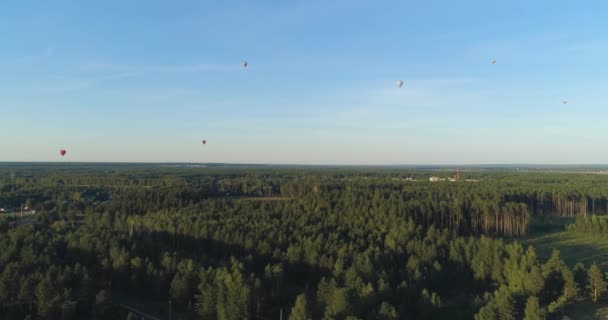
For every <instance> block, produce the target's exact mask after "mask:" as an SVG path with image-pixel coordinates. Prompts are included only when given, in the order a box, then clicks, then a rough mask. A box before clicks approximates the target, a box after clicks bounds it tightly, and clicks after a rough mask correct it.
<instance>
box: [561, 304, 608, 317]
mask: <svg viewBox="0 0 608 320" xmlns="http://www.w3.org/2000/svg"><path fill="white" fill-rule="evenodd" d="M563 315H565V316H567V317H568V318H567V319H572V320H579V319H580V320H587V319H589V320H596V319H597V320H600V319H608V306H607V305H606V303H605V302H604V303H602V302H601V301H600V302H598V303H597V304H595V303H592V302H581V303H576V304H571V305H568V306H566V308H565V309H564V312H563Z"/></svg>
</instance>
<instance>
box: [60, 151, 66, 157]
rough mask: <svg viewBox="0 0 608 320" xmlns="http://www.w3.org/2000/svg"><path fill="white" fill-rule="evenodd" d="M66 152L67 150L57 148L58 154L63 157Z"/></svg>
mask: <svg viewBox="0 0 608 320" xmlns="http://www.w3.org/2000/svg"><path fill="white" fill-rule="evenodd" d="M66 153H67V151H65V150H59V154H60V155H61V156H62V157H63V156H65V154H66Z"/></svg>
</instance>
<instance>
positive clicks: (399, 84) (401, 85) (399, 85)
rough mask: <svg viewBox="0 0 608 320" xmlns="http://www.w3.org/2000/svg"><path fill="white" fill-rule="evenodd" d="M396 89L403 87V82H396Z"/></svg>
mask: <svg viewBox="0 0 608 320" xmlns="http://www.w3.org/2000/svg"><path fill="white" fill-rule="evenodd" d="M397 87H399V88H401V87H403V80H397Z"/></svg>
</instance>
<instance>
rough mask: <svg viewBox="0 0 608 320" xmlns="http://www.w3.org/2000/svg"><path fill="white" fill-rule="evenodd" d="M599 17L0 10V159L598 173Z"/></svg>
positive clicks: (525, 6) (601, 104) (529, 5)
mask: <svg viewBox="0 0 608 320" xmlns="http://www.w3.org/2000/svg"><path fill="white" fill-rule="evenodd" d="M606 12H608V3H606V2H605V1H588V2H585V3H584V4H579V3H578V2H575V1H544V0H543V1H540V0H539V1H502V0H501V1H447V0H444V1H436V0H435V1H433V0H431V1H403V0H401V1H358V0H350V1H341V0H336V1H329V0H325V1H317V0H307V1H211V0H209V1H175V2H169V1H154V0H148V1H135V0H133V1H97V2H96V3H93V2H91V1H90V2H87V3H86V4H85V3H83V2H82V1H59V0H58V1H46V2H44V3H42V4H37V5H32V4H31V3H30V4H26V3H25V1H12V0H10V1H5V2H3V3H2V4H1V5H0V121H1V122H0V161H136V162H139V161H151V162H164V161H180V162H181V161H192V162H236V163H303V164H478V163H608V150H607V149H606V148H604V145H605V144H606V141H608V128H607V126H606V123H607V121H606V119H607V118H608V108H607V107H606V102H607V101H608V93H607V92H608V91H607V90H606V88H608V77H607V76H606V75H607V74H608V64H607V63H606V62H605V57H606V56H607V54H608V34H606V30H608V21H607V20H606V19H605V13H606ZM492 59H496V60H497V63H496V64H494V65H493V64H491V63H490V61H491V60H492ZM243 60H247V61H248V62H249V66H248V67H247V69H243V68H242V67H241V62H242V61H243ZM398 79H403V80H404V81H405V85H404V87H403V88H401V89H398V88H397V87H396V85H395V81H396V80H398ZM562 100H568V104H567V105H563V104H562ZM201 139H207V141H208V143H207V145H205V146H202V145H201V144H200V140H201ZM63 148H65V149H67V150H68V156H67V157H66V158H64V159H59V158H60V157H59V154H58V150H59V149H63Z"/></svg>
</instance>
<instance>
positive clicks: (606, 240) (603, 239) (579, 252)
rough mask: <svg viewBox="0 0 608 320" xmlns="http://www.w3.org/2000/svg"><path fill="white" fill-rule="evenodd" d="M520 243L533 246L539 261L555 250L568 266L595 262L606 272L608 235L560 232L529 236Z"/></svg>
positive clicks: (607, 268)
mask: <svg viewBox="0 0 608 320" xmlns="http://www.w3.org/2000/svg"><path fill="white" fill-rule="evenodd" d="M522 243H523V244H524V245H525V246H528V245H533V246H534V247H535V248H536V252H537V254H538V257H539V258H540V259H541V261H545V260H547V259H549V257H550V256H551V252H552V251H553V249H554V248H555V249H558V250H559V252H560V255H561V257H562V259H564V261H565V262H566V263H567V264H568V265H570V266H573V265H574V264H576V263H577V262H582V263H584V264H585V266H589V265H590V264H592V263H593V262H596V263H597V264H598V266H599V267H601V268H602V269H603V270H608V234H587V233H571V232H567V231H560V232H553V233H545V234H538V235H531V236H530V237H529V238H527V239H525V240H522Z"/></svg>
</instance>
